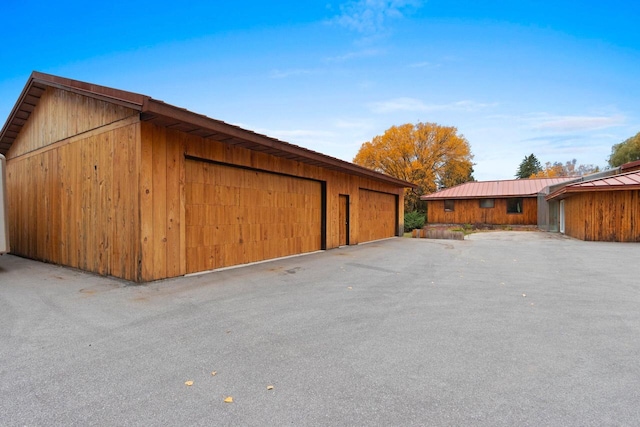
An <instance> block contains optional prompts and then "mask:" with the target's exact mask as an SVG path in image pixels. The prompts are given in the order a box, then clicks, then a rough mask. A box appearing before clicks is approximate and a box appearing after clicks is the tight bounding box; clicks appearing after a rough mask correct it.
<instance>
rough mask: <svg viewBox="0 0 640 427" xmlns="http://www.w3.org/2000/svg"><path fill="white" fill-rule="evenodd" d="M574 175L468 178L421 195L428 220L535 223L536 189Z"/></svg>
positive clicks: (474, 222) (541, 188)
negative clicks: (498, 178)
mask: <svg viewBox="0 0 640 427" xmlns="http://www.w3.org/2000/svg"><path fill="white" fill-rule="evenodd" d="M571 180H575V178H567V177H563V178H539V179H512V180H503V181H472V182H466V183H464V184H460V185H456V186H454V187H451V188H446V189H444V190H440V191H437V192H435V193H433V194H428V195H425V196H421V197H420V199H421V200H425V201H426V202H427V223H428V224H482V225H534V226H535V225H537V223H538V193H540V192H541V191H542V190H543V189H544V188H546V187H549V186H550V185H555V184H561V183H566V182H569V181H571Z"/></svg>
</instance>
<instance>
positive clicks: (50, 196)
mask: <svg viewBox="0 0 640 427" xmlns="http://www.w3.org/2000/svg"><path fill="white" fill-rule="evenodd" d="M138 134H139V126H138V125H137V124H130V125H127V126H123V127H120V128H116V129H111V130H109V131H106V132H102V133H98V134H95V135H91V136H89V137H87V138H80V139H75V140H70V141H67V143H65V144H62V145H58V146H55V147H53V148H51V149H49V150H45V151H41V152H37V153H35V154H33V155H25V156H22V157H18V158H15V157H14V158H13V159H12V161H11V162H10V163H9V164H8V166H7V171H8V176H7V186H8V188H7V190H8V191H7V193H8V196H9V220H10V222H9V224H10V233H11V245H12V248H11V249H12V253H15V254H17V255H23V256H26V257H29V258H34V259H38V260H43V261H48V262H52V263H56V264H62V265H68V266H71V267H76V268H80V269H83V270H87V271H92V272H95V273H98V274H103V275H113V276H117V277H122V278H125V279H128V280H136V279H137V262H138V246H139V245H138V243H137V237H136V236H138V235H139V233H138V193H137V186H136V179H137V176H138V171H137V167H136V164H135V160H136V155H135V152H136V149H137V148H136V147H137V135H138Z"/></svg>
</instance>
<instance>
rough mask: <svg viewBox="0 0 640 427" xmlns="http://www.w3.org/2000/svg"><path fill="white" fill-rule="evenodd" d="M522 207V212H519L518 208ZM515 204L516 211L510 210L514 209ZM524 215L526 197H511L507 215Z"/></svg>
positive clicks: (508, 202) (508, 200) (508, 201)
mask: <svg viewBox="0 0 640 427" xmlns="http://www.w3.org/2000/svg"><path fill="white" fill-rule="evenodd" d="M518 201H519V206H520V212H518V211H517V206H518ZM513 203H515V206H516V209H515V210H510V209H509V208H511V207H513ZM523 213H524V197H509V198H508V199H507V215H522V214H523Z"/></svg>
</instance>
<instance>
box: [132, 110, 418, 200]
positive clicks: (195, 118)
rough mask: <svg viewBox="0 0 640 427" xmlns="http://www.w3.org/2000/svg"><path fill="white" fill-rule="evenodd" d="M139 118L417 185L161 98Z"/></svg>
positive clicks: (379, 178)
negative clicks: (205, 114)
mask: <svg viewBox="0 0 640 427" xmlns="http://www.w3.org/2000/svg"><path fill="white" fill-rule="evenodd" d="M141 119H142V120H143V121H149V122H156V123H159V124H161V125H163V126H167V127H169V128H171V127H175V128H178V129H180V126H183V127H185V126H186V127H187V128H183V129H181V130H184V131H186V132H188V133H194V134H202V135H204V134H206V133H207V132H209V133H210V134H209V136H206V137H207V138H211V139H217V140H220V141H224V142H225V143H227V144H231V145H238V146H241V147H244V148H247V149H250V150H255V151H260V152H266V153H269V154H273V155H276V156H279V157H286V158H289V159H291V160H298V161H301V162H304V163H309V164H312V165H316V166H322V167H324V168H327V169H332V170H336V171H342V172H347V173H349V174H352V175H357V176H361V177H365V178H369V179H374V180H376V181H382V182H385V183H389V184H393V185H396V186H400V187H404V188H417V187H418V186H417V185H416V184H413V183H410V182H407V181H403V180H401V179H398V178H394V177H392V176H389V175H385V174H383V173H380V172H376V171H374V170H371V169H367V168H364V167H362V166H358V165H355V164H353V163H349V162H347V161H344V160H340V159H337V158H334V157H330V156H327V155H325V154H321V153H318V152H315V151H313V150H309V149H306V148H303V147H299V146H297V145H294V144H290V143H288V142H284V141H280V140H278V139H276V138H272V137H269V136H266V135H262V134H258V133H255V132H252V131H249V130H246V129H243V128H241V127H238V126H235V125H231V124H229V123H225V122H223V121H220V120H216V119H212V118H210V117H207V116H204V115H201V114H197V113H194V112H191V111H189V110H186V109H183V108H179V107H176V106H173V105H171V104H167V103H165V102H162V101H158V100H154V99H152V98H148V99H146V100H145V102H144V104H143V106H142V111H141ZM189 126H191V130H188V127H189ZM204 131H206V132H204Z"/></svg>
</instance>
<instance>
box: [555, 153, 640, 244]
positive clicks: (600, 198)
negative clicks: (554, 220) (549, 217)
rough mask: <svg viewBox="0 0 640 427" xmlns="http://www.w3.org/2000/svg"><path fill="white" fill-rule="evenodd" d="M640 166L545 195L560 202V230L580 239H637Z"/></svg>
mask: <svg viewBox="0 0 640 427" xmlns="http://www.w3.org/2000/svg"><path fill="white" fill-rule="evenodd" d="M637 166H640V163H639V162H636V164H635V165H634V164H627V165H623V166H622V167H621V170H623V171H624V170H631V172H625V173H621V174H618V175H614V176H608V177H604V178H600V179H593V180H589V181H584V182H578V183H575V184H569V185H566V186H564V187H561V188H559V189H558V190H556V191H554V192H553V193H551V194H550V195H548V196H547V197H546V199H547V200H548V201H556V202H559V211H560V213H559V221H560V232H562V233H565V234H566V235H567V236H571V237H575V238H577V239H581V240H595V241H608V242H640V170H637V169H638V167H637Z"/></svg>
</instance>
